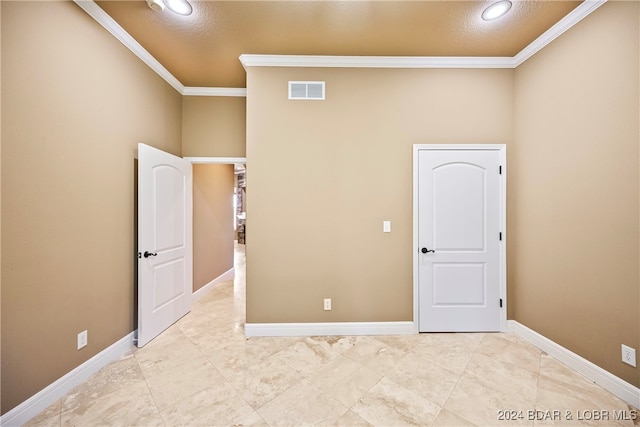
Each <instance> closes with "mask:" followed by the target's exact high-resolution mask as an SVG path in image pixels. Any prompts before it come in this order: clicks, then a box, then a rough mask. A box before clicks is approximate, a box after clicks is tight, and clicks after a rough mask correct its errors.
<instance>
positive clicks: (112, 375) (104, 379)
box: [61, 356, 144, 412]
mask: <svg viewBox="0 0 640 427" xmlns="http://www.w3.org/2000/svg"><path fill="white" fill-rule="evenodd" d="M143 380H144V377H143V376H142V372H141V370H140V366H138V362H137V361H136V359H135V358H134V357H133V356H130V357H127V358H124V359H122V360H118V361H116V362H113V363H111V364H109V365H107V366H105V367H104V368H103V369H101V370H100V371H99V372H97V373H96V374H94V375H92V376H91V377H90V378H89V379H88V380H87V381H85V382H84V383H82V384H81V385H79V386H78V387H76V388H74V389H73V390H72V391H71V392H69V393H68V394H67V395H66V396H65V397H64V398H63V399H62V401H61V412H64V411H69V410H71V409H74V408H77V407H80V406H86V405H90V404H91V402H92V401H94V400H96V399H98V398H100V397H102V396H105V395H107V394H109V393H112V392H114V391H116V390H120V389H122V388H125V387H128V386H130V385H132V384H138V383H140V381H143Z"/></svg>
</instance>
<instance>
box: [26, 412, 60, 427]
mask: <svg viewBox="0 0 640 427" xmlns="http://www.w3.org/2000/svg"><path fill="white" fill-rule="evenodd" d="M61 418H62V416H61V415H60V414H58V415H54V416H51V417H43V416H42V415H38V416H37V417H36V418H34V419H32V420H30V421H29V422H28V423H26V424H24V425H23V426H22V427H59V426H61V425H62V424H61V422H62V420H61Z"/></svg>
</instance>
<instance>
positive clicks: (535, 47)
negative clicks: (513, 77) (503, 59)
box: [513, 0, 607, 68]
mask: <svg viewBox="0 0 640 427" xmlns="http://www.w3.org/2000/svg"><path fill="white" fill-rule="evenodd" d="M606 2H607V0H585V1H583V2H582V3H580V4H579V5H578V7H576V8H575V9H573V10H572V11H571V12H569V14H568V15H567V16H565V17H564V18H562V19H561V20H559V21H558V22H556V24H555V25H553V26H552V27H551V28H549V29H548V30H547V31H545V32H544V33H542V35H540V37H538V38H537V39H535V40H534V41H533V42H531V44H529V45H528V46H527V47H525V48H524V49H522V50H521V51H520V52H519V53H518V54H517V55H516V56H514V57H513V67H514V68H516V67H518V66H520V65H521V64H522V63H524V62H525V61H526V60H527V59H529V58H531V57H532V56H533V55H535V54H536V53H538V52H540V51H541V50H542V48H544V47H545V46H546V45H548V44H549V43H551V42H552V41H554V40H555V39H556V38H558V37H559V36H560V35H562V34H564V33H565V32H566V31H567V30H569V29H570V28H571V27H573V26H574V25H576V24H577V23H578V22H580V21H582V20H583V19H584V18H586V17H587V16H588V15H589V14H591V12H593V11H594V10H596V9H597V8H599V7H600V6H602V5H603V4H605V3H606Z"/></svg>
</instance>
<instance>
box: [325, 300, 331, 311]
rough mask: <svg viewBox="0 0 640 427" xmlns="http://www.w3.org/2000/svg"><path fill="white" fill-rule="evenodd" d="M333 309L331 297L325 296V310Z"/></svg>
mask: <svg viewBox="0 0 640 427" xmlns="http://www.w3.org/2000/svg"><path fill="white" fill-rule="evenodd" d="M330 310H331V298H325V299H324V311H330Z"/></svg>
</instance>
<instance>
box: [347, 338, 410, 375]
mask: <svg viewBox="0 0 640 427" xmlns="http://www.w3.org/2000/svg"><path fill="white" fill-rule="evenodd" d="M358 338H359V339H358V340H357V341H356V343H355V345H354V346H353V347H352V348H351V349H349V350H347V351H345V352H344V353H342V355H343V356H344V357H347V358H349V359H351V360H353V361H354V362H356V363H359V364H361V365H362V366H364V367H366V368H369V369H370V370H372V371H374V372H377V373H378V374H381V375H385V374H387V373H388V372H390V371H391V370H393V368H395V367H396V365H397V364H398V362H400V360H401V359H402V358H403V357H404V356H405V355H406V354H407V352H406V351H405V350H401V349H398V348H395V347H391V346H389V345H387V344H385V343H383V342H381V341H378V340H377V339H375V338H373V337H358Z"/></svg>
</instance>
